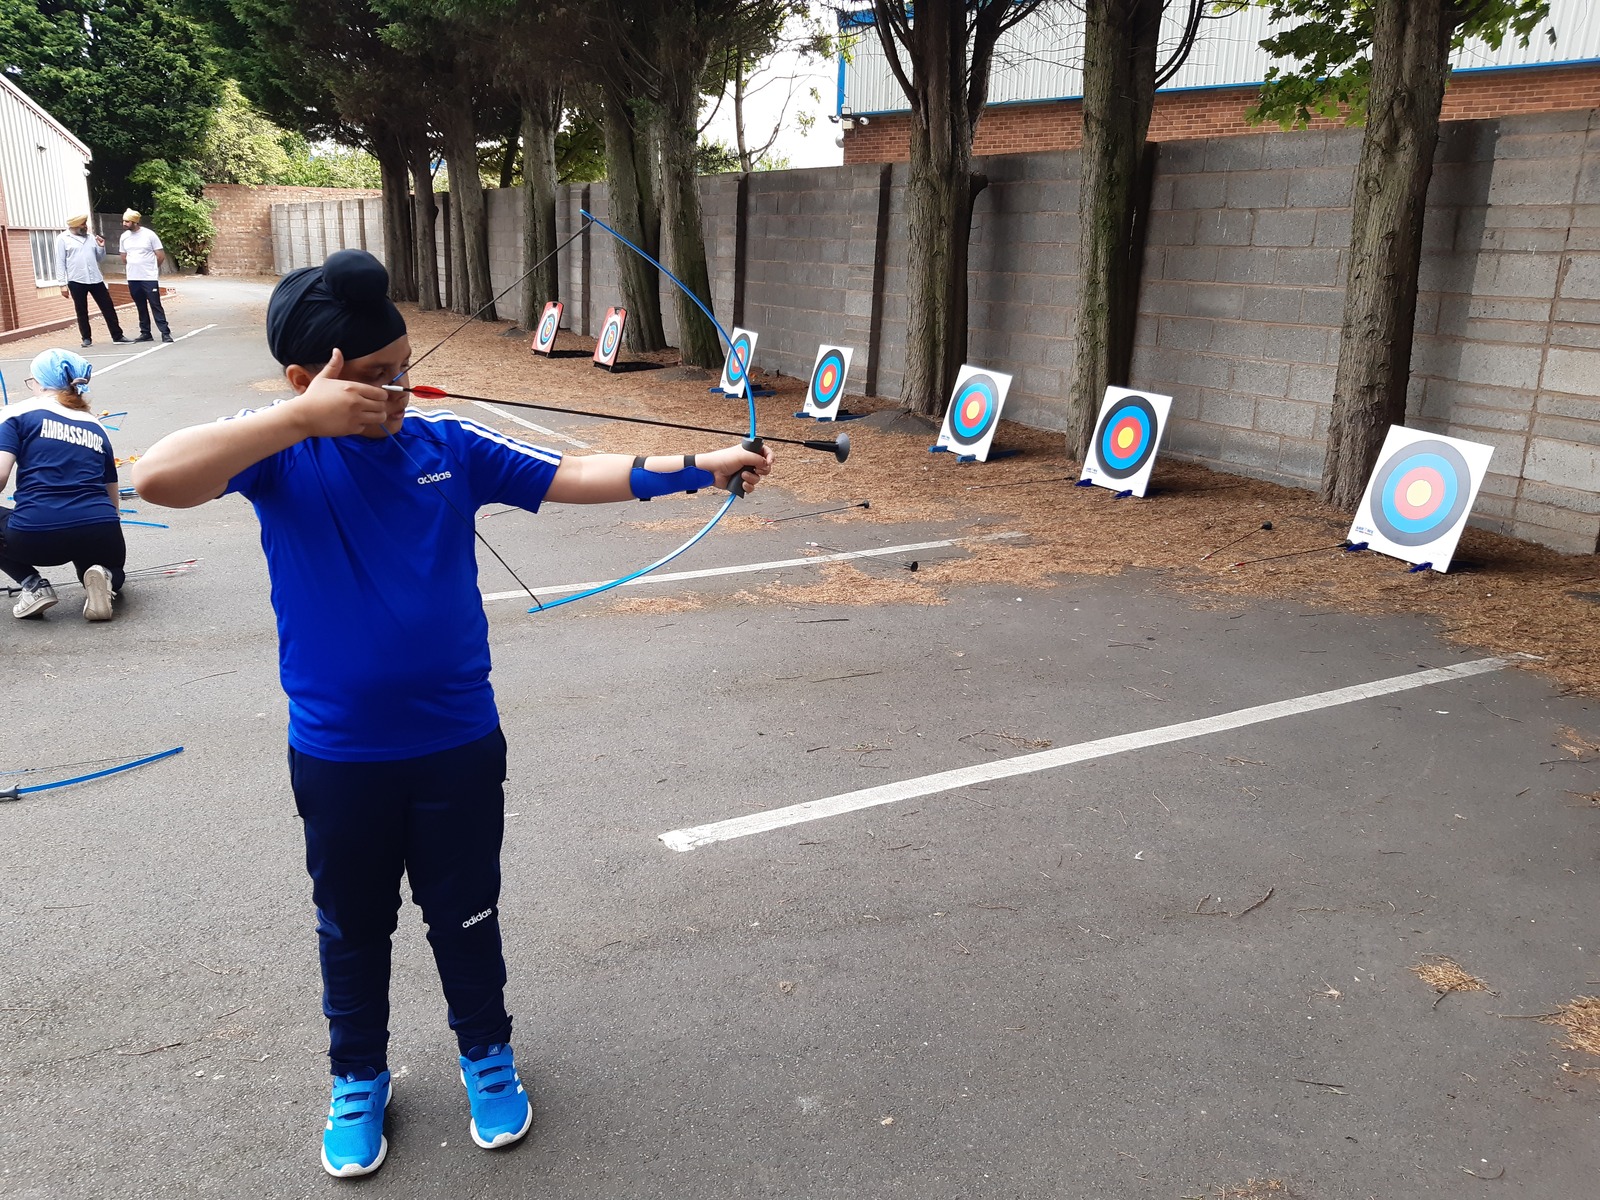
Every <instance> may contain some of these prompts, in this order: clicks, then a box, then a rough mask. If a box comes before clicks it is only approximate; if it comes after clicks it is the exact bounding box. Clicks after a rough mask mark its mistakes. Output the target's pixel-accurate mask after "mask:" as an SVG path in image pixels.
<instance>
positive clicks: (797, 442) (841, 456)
mask: <svg viewBox="0 0 1600 1200" xmlns="http://www.w3.org/2000/svg"><path fill="white" fill-rule="evenodd" d="M384 391H386V392H410V393H411V394H412V395H413V396H417V397H420V398H421V399H423V400H470V401H473V402H475V403H478V404H503V405H505V406H506V407H508V408H531V409H534V410H535V411H537V412H558V413H567V414H569V415H571V416H574V417H595V418H597V419H599V420H601V421H627V422H629V423H630V424H634V425H659V426H660V427H661V428H663V429H687V430H689V431H690V432H692V433H720V434H722V435H723V436H724V437H731V438H743V437H745V435H744V434H742V433H736V432H734V431H733V430H731V429H712V428H711V427H710V426H707V425H685V424H683V423H681V422H679V421H657V420H653V419H651V418H649V417H624V416H621V415H619V414H617V413H603V412H593V411H591V410H589V409H586V408H562V407H561V406H560V405H556V404H534V403H532V402H524V401H521V400H500V399H495V398H492V397H489V396H468V395H466V394H464V393H462V392H447V391H445V389H444V388H439V387H429V386H427V385H426V384H414V385H413V386H411V387H401V386H400V385H398V384H392V383H391V384H385V385H384ZM756 436H757V437H758V438H760V439H761V440H762V441H766V442H779V443H782V444H783V445H786V446H805V447H806V448H807V449H809V450H826V451H827V452H828V453H829V454H831V455H833V457H834V458H835V459H837V460H838V461H839V462H844V460H845V459H847V458H849V457H850V435H849V434H847V433H841V434H840V435H839V436H838V437H836V438H834V439H833V440H832V441H829V440H827V439H824V438H816V439H805V438H785V437H773V436H771V435H769V434H765V433H758V434H757V435H756Z"/></svg>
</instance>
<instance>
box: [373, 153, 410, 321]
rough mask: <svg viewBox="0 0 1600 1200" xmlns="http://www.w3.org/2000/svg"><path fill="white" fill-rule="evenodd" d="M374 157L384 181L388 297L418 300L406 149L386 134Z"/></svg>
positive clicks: (384, 230) (385, 259)
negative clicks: (412, 249) (412, 252)
mask: <svg viewBox="0 0 1600 1200" xmlns="http://www.w3.org/2000/svg"><path fill="white" fill-rule="evenodd" d="M373 153H374V155H375V156H376V158H377V160H378V170H379V172H380V175H381V178H382V181H383V257H384V265H385V266H386V267H387V268H388V270H389V296H390V298H391V299H394V300H415V299H416V298H417V275H416V269H415V267H414V266H413V264H412V261H411V245H412V236H411V233H412V230H411V189H410V187H409V186H408V180H407V178H406V154H405V147H404V146H403V145H402V144H401V142H400V139H399V138H397V137H394V136H391V135H390V134H389V133H387V132H385V133H383V134H381V135H379V136H377V137H374V138H373Z"/></svg>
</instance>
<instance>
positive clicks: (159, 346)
mask: <svg viewBox="0 0 1600 1200" xmlns="http://www.w3.org/2000/svg"><path fill="white" fill-rule="evenodd" d="M216 327H217V324H216V322H215V321H213V322H212V323H211V324H209V325H202V326H200V328H199V329H191V330H189V332H188V333H183V334H179V335H178V336H177V337H175V338H173V339H172V341H170V342H157V343H156V344H155V345H154V346H151V347H150V349H148V350H141V351H139V353H137V354H130V355H128V357H127V358H119V359H118V360H117V361H116V362H114V363H112V364H111V365H110V366H109V367H101V368H100V369H99V370H98V371H96V372H95V374H96V375H107V374H109V373H110V372H112V371H115V370H116V369H117V368H118V367H125V366H127V365H128V364H129V363H131V362H136V361H137V360H139V359H141V358H143V357H144V356H145V355H147V354H154V353H155V352H156V351H157V350H165V349H166V348H167V347H168V346H171V345H176V344H177V343H178V342H181V341H185V340H187V339H188V338H192V337H193V336H194V335H195V334H197V333H204V332H205V331H206V330H208V329H215V328H216Z"/></svg>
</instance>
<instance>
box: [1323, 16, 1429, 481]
mask: <svg viewBox="0 0 1600 1200" xmlns="http://www.w3.org/2000/svg"><path fill="white" fill-rule="evenodd" d="M1445 8H1446V3H1445V0H1378V3H1377V4H1376V7H1375V11H1374V13H1373V37H1372V83H1371V88H1370V91H1369V94H1368V99H1367V128H1366V133H1365V135H1364V136H1363V137H1362V140H1361V163H1360V165H1359V166H1358V167H1357V168H1356V177H1355V211H1354V214H1353V219H1352V222H1351V229H1350V269H1349V274H1348V277H1347V278H1346V281H1345V293H1344V325H1343V330H1342V332H1341V334H1340V337H1339V369H1338V372H1337V374H1336V375H1335V377H1334V383H1333V412H1332V414H1331V416H1330V420H1329V424H1328V452H1327V457H1326V459H1325V460H1324V461H1323V467H1322V498H1323V499H1324V500H1327V501H1329V502H1330V503H1332V504H1336V505H1338V506H1339V507H1340V508H1343V509H1347V510H1353V509H1355V507H1356V506H1357V505H1358V504H1360V502H1361V496H1362V493H1363V492H1364V491H1365V490H1366V485H1367V476H1368V475H1369V474H1370V473H1371V471H1372V467H1373V464H1374V463H1375V462H1376V461H1377V457H1378V451H1379V449H1380V448H1381V447H1382V445H1383V439H1384V435H1385V432H1386V431H1387V430H1388V427H1389V426H1390V425H1399V424H1403V423H1404V421H1405V418H1406V388H1407V384H1408V382H1409V379H1410V373H1411V343H1412V334H1413V330H1414V327H1415V324H1416V315H1417V269H1418V267H1419V266H1420V264H1421V257H1422V219H1423V215H1424V213H1425V211H1426V203H1427V198H1428V181H1429V179H1431V178H1432V176H1433V155H1434V150H1435V148H1436V147H1437V146H1438V142H1439V110H1440V109H1441V108H1442V107H1443V105H1444V89H1445V81H1446V80H1447V78H1448V77H1449V74H1450V39H1451V36H1452V34H1453V33H1454V24H1453V18H1452V17H1449V16H1447V15H1446V12H1445Z"/></svg>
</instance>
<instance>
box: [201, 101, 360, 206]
mask: <svg viewBox="0 0 1600 1200" xmlns="http://www.w3.org/2000/svg"><path fill="white" fill-rule="evenodd" d="M196 168H197V169H198V170H199V172H200V176H201V178H202V179H204V180H205V181H206V182H207V183H242V184H248V185H251V186H261V185H266V184H288V185H291V186H295V187H327V188H376V187H379V186H381V184H382V180H381V178H380V174H381V173H380V171H379V168H378V161H377V159H375V158H373V157H372V155H370V154H368V153H366V152H365V151H364V150H350V149H346V148H345V147H342V146H334V145H331V144H328V145H323V146H313V145H312V144H311V142H310V141H309V140H308V139H307V138H306V137H305V135H303V134H299V133H290V132H289V131H288V130H285V129H280V128H279V127H278V126H277V125H274V124H273V123H272V122H271V121H269V120H267V118H266V117H264V116H263V115H262V114H261V113H260V112H258V111H257V110H256V107H255V106H254V105H253V104H251V103H250V101H249V100H247V99H245V97H244V94H243V93H242V92H241V91H240V90H239V85H238V84H237V83H235V82H234V81H233V80H231V79H228V80H224V81H223V89H222V103H221V104H220V105H218V107H217V110H216V112H215V113H214V114H213V115H212V121H211V127H210V128H209V129H208V130H207V131H206V137H205V141H204V142H203V143H202V144H201V148H200V157H199V160H198V161H197V163H196Z"/></svg>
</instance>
